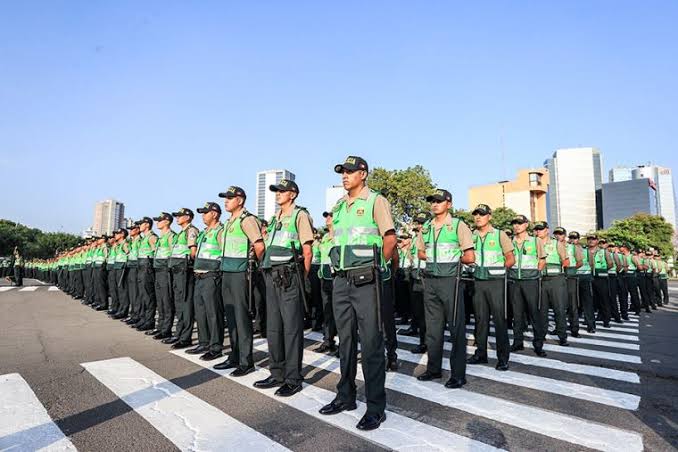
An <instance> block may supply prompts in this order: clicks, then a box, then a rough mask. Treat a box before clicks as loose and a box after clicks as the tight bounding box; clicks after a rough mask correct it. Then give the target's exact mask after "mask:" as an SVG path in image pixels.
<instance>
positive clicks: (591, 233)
mask: <svg viewBox="0 0 678 452" xmlns="http://www.w3.org/2000/svg"><path fill="white" fill-rule="evenodd" d="M586 238H587V239H593V240H598V234H596V233H595V232H589V233H587V234H586Z"/></svg>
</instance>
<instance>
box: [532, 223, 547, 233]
mask: <svg viewBox="0 0 678 452" xmlns="http://www.w3.org/2000/svg"><path fill="white" fill-rule="evenodd" d="M548 227H549V224H548V223H547V222H545V221H537V222H536V223H535V224H534V229H535V230H537V231H540V230H542V229H546V228H548Z"/></svg>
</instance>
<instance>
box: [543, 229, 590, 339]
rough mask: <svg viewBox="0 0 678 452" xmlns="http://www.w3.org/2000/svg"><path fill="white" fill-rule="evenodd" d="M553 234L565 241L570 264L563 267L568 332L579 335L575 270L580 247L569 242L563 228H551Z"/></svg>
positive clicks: (581, 262)
mask: <svg viewBox="0 0 678 452" xmlns="http://www.w3.org/2000/svg"><path fill="white" fill-rule="evenodd" d="M553 235H554V236H555V237H556V239H557V240H558V241H559V242H563V243H565V249H566V250H567V257H568V260H569V263H570V265H569V266H568V267H565V283H566V285H567V309H566V314H567V321H568V323H569V324H570V334H571V335H572V337H580V335H579V279H578V278H577V270H578V269H579V268H580V267H581V266H582V264H583V257H582V252H581V247H579V246H576V245H575V244H574V243H571V242H570V241H569V240H568V239H567V238H566V237H567V231H566V230H565V228H563V227H561V226H558V227H557V228H555V229H554V230H553ZM549 334H555V331H553V332H551V331H549Z"/></svg>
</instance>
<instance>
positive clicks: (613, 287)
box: [598, 238, 623, 323]
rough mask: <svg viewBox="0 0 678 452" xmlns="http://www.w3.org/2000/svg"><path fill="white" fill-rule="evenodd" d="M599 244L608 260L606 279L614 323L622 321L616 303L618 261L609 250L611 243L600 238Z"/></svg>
mask: <svg viewBox="0 0 678 452" xmlns="http://www.w3.org/2000/svg"><path fill="white" fill-rule="evenodd" d="M598 244H599V246H600V247H601V248H602V249H604V250H605V259H606V260H607V261H608V262H609V264H610V266H609V268H608V269H607V281H608V287H609V298H608V300H609V307H610V317H611V318H614V321H615V322H616V323H623V322H622V320H621V317H620V315H619V305H618V303H617V294H618V289H617V266H618V263H617V261H616V259H615V258H614V253H613V252H612V250H611V245H610V244H609V243H608V242H607V239H605V238H600V239H599V240H598Z"/></svg>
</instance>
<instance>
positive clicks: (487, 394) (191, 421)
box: [0, 286, 678, 451]
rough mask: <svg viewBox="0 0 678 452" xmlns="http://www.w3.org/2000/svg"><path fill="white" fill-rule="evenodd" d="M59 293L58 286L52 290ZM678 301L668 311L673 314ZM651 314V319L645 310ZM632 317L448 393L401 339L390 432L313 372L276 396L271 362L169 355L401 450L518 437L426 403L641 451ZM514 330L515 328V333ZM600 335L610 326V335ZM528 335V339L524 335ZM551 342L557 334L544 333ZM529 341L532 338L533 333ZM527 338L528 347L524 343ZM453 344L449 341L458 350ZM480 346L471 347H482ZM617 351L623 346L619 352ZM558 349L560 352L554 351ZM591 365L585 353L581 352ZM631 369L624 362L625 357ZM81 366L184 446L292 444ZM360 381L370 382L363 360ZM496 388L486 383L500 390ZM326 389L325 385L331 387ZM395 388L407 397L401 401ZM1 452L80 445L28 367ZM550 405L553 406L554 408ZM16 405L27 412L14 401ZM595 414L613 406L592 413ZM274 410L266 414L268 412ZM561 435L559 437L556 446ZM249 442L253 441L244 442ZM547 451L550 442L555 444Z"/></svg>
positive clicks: (481, 370) (105, 368) (113, 368)
mask: <svg viewBox="0 0 678 452" xmlns="http://www.w3.org/2000/svg"><path fill="white" fill-rule="evenodd" d="M45 287H46V290H51V288H50V286H45ZM672 310H673V311H676V312H678V309H675V308H672V307H667V308H666V309H664V311H671V312H673V311H672ZM641 317H642V315H641ZM641 320H642V319H641V318H639V317H635V316H634V317H633V318H632V319H631V320H630V321H629V322H626V323H625V324H624V325H620V328H627V330H628V334H626V333H627V331H625V332H623V333H618V332H615V333H612V332H609V333H604V332H607V331H608V330H609V329H604V328H599V329H598V331H599V332H600V333H602V334H600V333H598V332H597V333H596V334H594V335H587V336H584V335H583V334H582V338H579V339H580V340H577V341H575V339H578V338H569V340H570V342H572V344H571V345H570V347H560V346H558V345H554V344H550V343H547V344H545V346H544V349H545V350H547V351H548V352H549V356H548V357H546V358H539V357H536V356H533V355H532V353H531V350H529V347H526V350H525V351H524V352H521V353H512V354H511V358H510V363H511V364H512V367H511V369H510V370H509V371H507V372H499V371H496V370H495V369H494V367H493V365H491V364H490V365H469V366H467V379H468V380H469V384H467V385H466V386H465V387H464V388H462V389H454V390H449V389H445V388H444V387H443V385H442V384H441V382H440V381H429V382H421V381H418V380H417V379H416V377H415V375H417V374H418V373H420V372H421V371H422V369H421V368H419V369H418V370H416V371H415V370H414V369H415V367H417V366H424V365H425V364H426V362H427V356H426V355H420V354H414V353H412V352H411V349H412V347H413V346H414V345H417V344H418V343H419V339H418V338H416V337H409V336H403V335H398V336H397V337H398V341H399V348H398V359H399V361H400V362H401V363H402V364H403V366H402V367H401V369H400V370H399V371H397V372H389V373H387V376H386V388H387V391H389V394H391V395H392V396H394V397H391V396H390V397H389V404H392V405H389V406H388V407H387V412H386V416H387V420H386V422H385V423H384V425H383V428H380V429H377V430H374V431H370V432H363V431H359V430H357V429H355V424H356V423H357V421H358V420H359V418H360V416H361V415H362V414H363V413H364V411H365V404H364V403H363V402H362V401H358V409H357V410H355V411H350V412H342V413H340V414H338V415H335V416H322V415H320V414H319V413H318V410H319V409H320V407H322V406H323V405H324V404H326V403H329V402H330V401H331V400H332V399H333V398H334V397H335V393H334V391H332V390H330V389H327V386H328V384H323V383H322V379H316V378H313V379H309V381H308V382H307V383H305V384H304V390H303V391H301V392H300V393H298V394H295V395H294V396H293V397H290V398H279V397H276V396H274V394H273V393H274V392H275V389H257V388H254V387H253V386H252V384H253V383H254V381H257V380H259V379H262V378H265V377H267V376H268V371H267V370H266V368H265V366H262V367H257V370H256V371H255V372H253V373H251V374H249V375H246V376H245V377H240V378H231V377H230V376H229V374H230V372H231V371H230V370H226V371H218V370H214V369H212V365H213V364H214V363H211V362H205V361H201V360H200V359H199V357H198V356H196V355H189V354H186V353H185V352H184V351H183V350H174V351H168V352H167V353H168V357H171V358H169V359H174V358H175V357H176V358H180V359H182V360H186V361H188V362H190V363H192V364H193V365H195V366H198V367H199V368H203V369H207V370H209V371H210V372H212V373H214V374H217V375H218V377H217V379H218V380H219V381H220V382H221V384H237V385H241V386H242V387H243V388H246V390H247V391H254V392H258V393H260V394H262V395H264V396H266V397H268V398H270V399H272V400H275V402H277V403H278V404H281V405H283V406H285V407H286V408H287V409H289V410H292V412H295V413H297V415H298V416H310V417H312V418H314V419H316V420H317V421H320V422H323V423H326V424H327V425H331V426H333V427H335V428H337V429H340V430H341V431H343V432H344V433H345V434H346V435H354V436H357V437H360V438H362V439H364V440H366V441H368V442H369V443H371V444H374V445H377V446H380V447H383V448H386V449H392V450H408V451H409V450H441V451H442V450H478V451H488V450H502V449H503V448H510V444H508V445H506V444H502V443H498V442H497V441H496V440H494V439H493V438H490V437H484V436H483V434H480V433H478V432H472V431H469V430H468V429H464V428H459V427H460V426H459V425H457V424H455V423H451V424H450V425H440V424H432V423H430V422H428V420H427V410H429V409H436V410H447V411H449V412H450V413H452V414H453V415H454V416H452V417H457V415H459V417H468V418H472V419H478V420H480V421H482V422H484V423H489V425H492V426H497V428H499V429H500V430H503V429H513V431H514V432H519V434H520V435H522V436H526V437H527V438H534V439H535V444H536V442H538V441H547V443H546V444H551V447H553V446H552V445H553V444H555V445H565V446H567V448H570V449H575V450H576V449H581V448H587V449H592V450H602V451H613V450H615V451H616V450H625V451H640V450H643V447H644V443H643V436H642V435H641V434H640V433H638V432H636V431H634V430H633V429H632V428H629V427H628V422H620V421H619V419H621V418H624V417H625V414H624V413H628V414H629V417H633V413H634V412H636V411H638V410H639V407H640V404H641V396H640V392H641V391H640V383H641V377H640V375H639V368H638V367H639V365H640V364H642V362H641V358H640V354H639V351H640V345H639V322H640V321H641ZM467 329H468V332H467V333H468V334H467V338H468V339H469V340H471V341H472V340H473V339H474V337H473V334H472V332H473V324H470V325H468V326H467ZM509 333H510V334H512V331H510V330H509ZM493 334H494V328H490V335H489V336H488V342H489V343H490V344H494V343H495V338H494V336H493ZM603 334H607V335H606V336H603ZM525 335H526V337H531V334H530V333H529V332H526V334H525ZM322 339H323V337H322V334H320V333H316V332H313V331H307V332H306V333H305V340H306V343H305V345H306V347H305V349H304V354H303V358H302V359H303V364H304V366H305V367H306V368H307V369H310V370H311V373H314V372H323V373H327V374H328V375H333V378H335V379H336V378H338V377H337V376H338V374H339V373H340V370H339V359H338V358H337V357H336V356H333V355H327V354H321V353H317V352H315V351H313V349H314V348H315V347H316V346H317V345H319V343H320V342H321V341H322ZM547 339H548V337H547ZM527 342H529V340H528V341H527ZM526 345H527V344H526ZM254 348H255V352H259V355H258V356H259V357H264V356H265V353H266V352H267V350H268V349H267V342H266V340H265V339H256V340H255V342H254ZM451 348H452V344H451V343H450V342H449V338H448V341H446V342H445V344H444V349H445V350H446V352H449V351H450V350H451ZM475 350H476V348H475V347H474V346H473V345H468V346H467V353H469V354H472V353H474V352H475ZM612 350H614V351H612ZM551 352H553V353H551ZM488 357H489V358H490V359H496V353H495V351H494V350H492V349H491V348H490V349H488ZM580 357H585V358H594V359H595V360H596V361H597V362H596V364H586V363H582V362H578V361H579V358H580ZM584 361H585V362H587V361H586V360H584ZM622 363H623V365H622V366H621V367H620V365H621V364H622ZM80 365H81V367H82V368H83V369H84V370H85V371H86V372H87V373H88V374H89V375H91V376H92V377H93V378H95V379H96V381H97V382H98V383H99V384H101V385H102V387H105V388H107V389H108V390H110V391H111V392H112V393H113V394H115V396H116V397H118V398H119V399H120V400H121V401H123V402H124V403H125V404H126V405H127V406H129V407H130V409H132V410H133V411H134V412H135V413H137V414H138V415H139V416H140V417H141V418H143V419H144V420H145V421H146V422H147V423H148V424H149V425H150V426H152V428H154V429H156V430H157V431H158V432H160V433H161V434H162V435H163V436H164V437H166V438H167V439H168V440H169V441H170V442H171V443H173V444H174V445H175V446H176V447H177V448H178V449H180V450H201V451H203V450H227V451H228V450H236V449H237V450H242V448H243V447H247V448H248V449H250V450H270V451H280V450H293V449H294V447H291V446H290V445H289V444H281V443H280V442H279V439H278V438H275V437H270V436H267V435H266V434H265V433H263V432H260V431H258V430H257V429H256V428H254V427H252V426H249V425H247V423H246V422H242V421H239V420H237V419H236V418H234V417H233V416H231V415H230V414H228V413H227V412H225V411H223V410H221V409H219V408H217V407H215V406H214V405H213V403H214V401H212V403H210V400H209V399H201V398H200V397H198V396H196V395H194V394H192V393H191V392H189V391H188V390H186V389H183V388H181V387H180V386H177V385H176V384H174V383H172V382H171V381H170V380H168V379H166V378H165V377H163V376H162V375H161V374H160V373H157V372H156V371H154V370H152V369H150V368H148V367H146V366H145V365H144V364H142V363H140V362H138V361H136V360H134V359H133V358H130V357H119V358H113V359H107V360H102V361H93V362H84V363H81V364H80ZM443 369H444V370H447V371H449V362H448V361H447V360H444V361H443ZM356 378H357V380H359V381H363V375H362V370H361V368H360V366H358V369H357V377H356ZM492 385H494V387H495V388H498V389H499V390H497V389H495V390H493V391H488V390H486V388H488V387H492ZM323 386H326V387H323ZM514 391H519V393H520V394H529V395H539V396H540V397H541V396H543V397H544V398H545V399H544V400H545V401H544V402H543V403H540V404H534V403H530V402H529V399H530V397H528V398H527V399H526V400H527V401H524V400H522V399H521V398H520V397H511V393H512V392H514ZM395 395H398V396H397V397H395ZM401 395H402V396H405V397H408V398H409V399H408V400H410V401H412V404H411V405H408V406H403V405H402V401H400V396H401ZM0 400H3V402H4V401H5V400H9V401H10V403H3V404H0V450H8V449H10V450H14V449H16V450H36V449H43V450H75V446H74V445H73V443H72V442H71V441H70V440H69V438H68V437H66V436H65V435H64V433H63V432H61V430H59V427H58V426H57V424H56V423H55V422H54V421H53V420H52V419H51V418H50V417H49V415H48V414H47V411H46V410H45V408H44V407H43V406H42V405H41V404H40V402H39V401H38V398H37V397H36V395H35V393H33V391H32V390H31V388H30V386H29V385H28V384H27V383H26V381H25V380H24V379H23V378H22V377H21V376H20V375H19V374H7V375H1V376H0ZM545 405H546V406H545ZM17 407H19V408H17ZM587 411H590V412H593V413H597V412H604V413H609V415H606V416H604V417H599V418H595V417H594V416H592V415H591V414H590V413H587ZM262 415H265V413H262ZM548 441H552V442H553V443H548ZM244 445H246V446H244ZM547 448H548V447H547Z"/></svg>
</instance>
